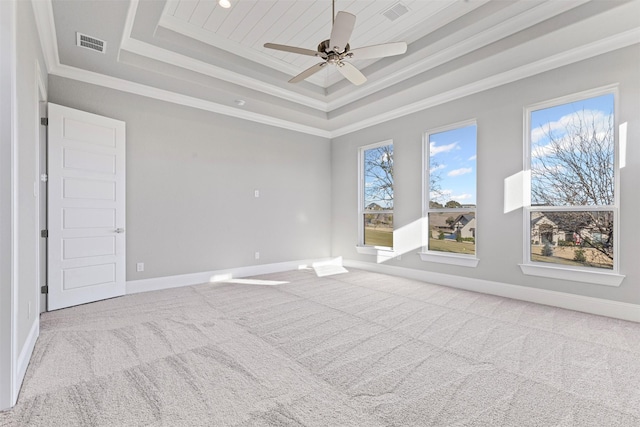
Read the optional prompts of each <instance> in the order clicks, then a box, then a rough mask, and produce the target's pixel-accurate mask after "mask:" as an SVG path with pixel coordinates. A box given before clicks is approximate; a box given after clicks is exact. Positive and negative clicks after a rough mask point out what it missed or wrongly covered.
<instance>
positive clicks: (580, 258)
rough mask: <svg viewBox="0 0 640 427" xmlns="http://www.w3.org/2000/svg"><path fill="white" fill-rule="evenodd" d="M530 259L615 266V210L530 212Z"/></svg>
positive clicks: (606, 266) (588, 265) (602, 266)
mask: <svg viewBox="0 0 640 427" xmlns="http://www.w3.org/2000/svg"><path fill="white" fill-rule="evenodd" d="M530 220H531V261H536V262H548V263H553V264H563V265H573V266H582V267H598V268H606V269H609V270H611V269H613V211H602V212H589V211H573V212H566V211H564V212H531V218H530Z"/></svg>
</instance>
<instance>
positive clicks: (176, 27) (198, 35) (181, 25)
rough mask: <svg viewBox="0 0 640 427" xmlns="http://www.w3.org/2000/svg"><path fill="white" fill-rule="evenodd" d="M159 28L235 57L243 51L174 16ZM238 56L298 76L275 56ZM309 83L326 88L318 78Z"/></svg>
mask: <svg viewBox="0 0 640 427" xmlns="http://www.w3.org/2000/svg"><path fill="white" fill-rule="evenodd" d="M158 26H160V27H164V28H166V29H168V30H171V31H175V32H176V33H179V34H182V35H185V36H187V37H190V38H192V39H196V40H198V41H201V42H202V43H205V44H207V45H209V46H213V47H217V48H218V49H222V50H225V51H227V52H229V53H232V54H234V55H238V50H240V49H241V46H240V44H238V43H236V42H234V41H231V40H227V39H225V38H222V37H220V36H218V35H217V34H215V33H213V32H211V31H208V30H205V29H204V28H197V27H194V26H192V25H189V24H187V23H186V22H184V21H181V20H179V19H177V18H175V17H173V16H167V15H165V14H164V12H163V14H162V15H161V16H160V21H159V22H158ZM238 56H241V57H243V58H245V59H248V60H250V61H254V62H257V63H259V64H267V65H266V66H267V67H271V68H274V69H276V70H277V71H280V72H282V73H285V74H287V75H288V76H291V77H293V76H295V75H296V73H294V72H293V67H291V66H287V63H285V62H283V61H280V60H278V59H275V58H274V57H273V56H270V55H267V54H265V53H262V52H258V51H255V50H253V49H243V52H242V55H238ZM307 81H308V82H310V83H311V84H315V85H316V86H318V87H320V88H324V87H323V85H322V84H320V79H318V78H315V79H314V78H311V79H307Z"/></svg>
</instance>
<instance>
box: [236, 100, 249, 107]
mask: <svg viewBox="0 0 640 427" xmlns="http://www.w3.org/2000/svg"><path fill="white" fill-rule="evenodd" d="M234 102H235V103H236V104H237V105H238V106H239V107H242V106H244V104H246V103H247V102H246V101H245V100H244V99H236V100H235V101H234Z"/></svg>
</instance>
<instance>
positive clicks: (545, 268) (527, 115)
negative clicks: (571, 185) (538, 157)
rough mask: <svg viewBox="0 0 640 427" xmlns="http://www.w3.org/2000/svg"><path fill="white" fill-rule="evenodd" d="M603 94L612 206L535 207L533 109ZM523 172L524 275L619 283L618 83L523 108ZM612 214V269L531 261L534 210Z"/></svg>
mask: <svg viewBox="0 0 640 427" xmlns="http://www.w3.org/2000/svg"><path fill="white" fill-rule="evenodd" d="M602 95H613V134H614V148H613V153H614V154H613V155H614V159H613V168H614V170H613V179H614V184H613V187H614V188H613V192H614V194H613V197H614V199H613V200H614V203H613V205H576V206H573V205H571V206H566V205H565V206H535V207H534V206H532V205H531V131H532V129H531V115H532V113H533V112H534V111H539V110H543V109H546V108H552V107H556V106H560V105H564V104H570V103H572V102H580V101H584V100H587V99H589V98H595V97H598V96H602ZM523 123H524V126H523V128H524V152H523V157H524V159H523V171H524V172H525V176H527V177H528V181H529V182H527V183H526V186H525V188H524V189H523V192H525V191H526V192H528V194H524V196H525V199H526V200H528V201H529V202H528V203H527V204H525V206H523V262H522V264H520V269H521V271H522V272H523V274H525V275H530V276H539V277H547V278H554V279H561V280H570V281H577V282H585V283H591V284H597V285H606V286H620V284H621V283H622V280H623V279H624V277H625V276H624V275H621V274H620V255H619V253H620V221H619V217H620V141H619V133H620V132H619V126H620V124H619V90H618V85H609V86H603V87H599V88H595V89H591V90H586V91H581V92H576V93H572V94H569V95H565V96H561V97H557V98H553V99H550V100H546V101H542V102H538V103H535V104H531V105H528V106H525V107H524V122H523ZM595 211H610V212H612V213H613V240H614V241H613V254H614V256H613V268H612V269H611V270H608V269H602V268H597V267H587V266H569V265H559V264H553V263H544V262H536V261H532V260H531V214H532V213H533V212H595Z"/></svg>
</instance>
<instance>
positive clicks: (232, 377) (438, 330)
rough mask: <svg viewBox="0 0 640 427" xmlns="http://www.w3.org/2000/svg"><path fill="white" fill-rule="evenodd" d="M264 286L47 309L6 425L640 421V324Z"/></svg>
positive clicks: (411, 289)
mask: <svg viewBox="0 0 640 427" xmlns="http://www.w3.org/2000/svg"><path fill="white" fill-rule="evenodd" d="M256 279H260V280H259V281H256V282H255V284H253V283H254V282H252V281H251V280H244V281H241V282H240V283H216V284H203V285H198V286H191V287H185V288H178V289H171V290H166V291H159V292H149V293H145V294H137V295H130V296H126V297H122V298H116V299H112V300H108V301H102V302H98V303H93V304H88V305H83V306H79V307H74V308H70V309H66V310H60V311H56V312H52V313H46V314H44V315H43V316H42V327H41V335H40V338H39V340H38V342H37V345H36V349H35V353H34V355H33V358H32V361H31V364H30V365H29V369H28V372H27V377H26V380H25V383H24V386H23V388H22V392H21V394H20V399H19V402H18V405H17V406H16V407H15V408H14V409H13V410H11V411H8V412H5V413H2V414H0V425H3V426H40V425H50V426H204V425H206V426H243V427H246V426H358V427H368V426H374V427H375V426H518V427H522V426H563V427H564V426H580V427H585V426H598V427H605V426H606V427H610V426H640V324H636V323H631V322H625V321H621V320H615V319H609V318H604V317H598V316H592V315H587V314H582V313H577V312H573V311H567V310H561V309H556V308H552V307H546V306H541V305H536V304H530V303H526V302H519V301H514V300H510V299H505V298H499V297H493V296H489V295H483V294H477V293H473V292H466V291H461V290H456V289H451V288H445V287H440V286H435V285H430V284H426V283H423V282H418V281H413V280H407V279H401V278H396V277H390V276H385V275H380V274H376V273H369V272H364V271H357V270H353V271H350V272H349V273H345V274H339V275H336V276H330V277H324V278H319V277H317V276H316V274H315V272H314V271H313V270H302V271H293V272H286V273H278V274H270V275H265V276H260V277H258V278H256ZM270 281H278V282H287V283H281V284H273V285H272V286H268V285H269V284H270V283H272V282H270Z"/></svg>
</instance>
